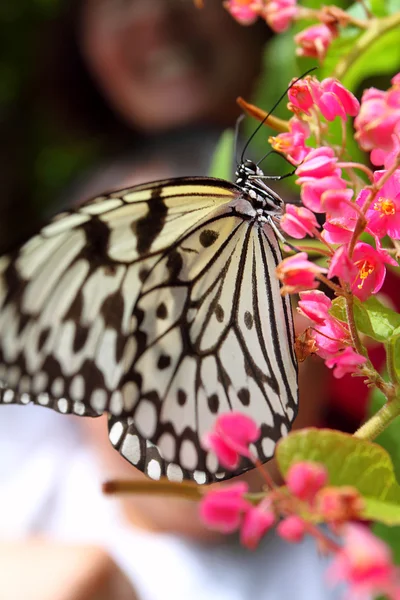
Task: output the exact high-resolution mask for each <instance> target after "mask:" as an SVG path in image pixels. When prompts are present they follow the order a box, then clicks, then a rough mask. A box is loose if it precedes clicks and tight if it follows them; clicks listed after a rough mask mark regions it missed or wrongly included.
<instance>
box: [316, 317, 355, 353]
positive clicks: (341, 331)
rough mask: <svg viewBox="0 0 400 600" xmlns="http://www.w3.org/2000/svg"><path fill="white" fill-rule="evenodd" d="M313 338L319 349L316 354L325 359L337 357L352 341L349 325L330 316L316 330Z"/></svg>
mask: <svg viewBox="0 0 400 600" xmlns="http://www.w3.org/2000/svg"><path fill="white" fill-rule="evenodd" d="M313 337H314V340H315V343H316V345H317V348H318V349H317V352H316V353H317V354H318V356H320V357H321V358H323V359H326V358H330V357H332V356H334V355H336V354H337V353H338V352H339V351H340V350H342V349H343V348H345V347H346V346H347V345H348V343H349V339H350V336H349V332H348V329H347V325H346V324H345V323H341V322H340V321H337V320H336V319H334V318H333V317H331V316H330V315H329V316H328V317H327V318H326V319H325V322H324V323H323V324H322V325H318V327H316V328H315V329H314V332H313Z"/></svg>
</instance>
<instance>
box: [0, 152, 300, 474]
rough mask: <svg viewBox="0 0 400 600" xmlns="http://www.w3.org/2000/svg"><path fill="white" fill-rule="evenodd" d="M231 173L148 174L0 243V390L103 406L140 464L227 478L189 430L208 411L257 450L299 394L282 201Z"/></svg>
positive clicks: (57, 403)
mask: <svg viewBox="0 0 400 600" xmlns="http://www.w3.org/2000/svg"><path fill="white" fill-rule="evenodd" d="M236 175H237V179H236V182H235V183H230V182H228V181H225V180H220V179H214V178H208V177H183V178H178V179H168V180H163V181H155V182H151V183H148V184H144V185H138V186H135V187H132V188H128V189H123V190H120V191H117V192H113V193H111V194H107V195H103V196H100V197H96V198H94V199H93V200H91V201H88V202H86V203H85V204H83V205H81V206H80V207H79V208H75V209H72V210H68V211H65V212H62V213H61V214H59V215H57V216H56V217H55V218H53V219H52V220H51V221H50V222H49V224H47V225H46V226H44V227H43V228H42V229H41V231H40V232H39V233H38V234H37V235H36V236H34V237H32V238H31V239H29V240H28V241H27V242H26V243H24V244H23V245H22V246H20V247H19V248H17V249H16V250H13V251H12V252H10V253H9V254H6V255H3V256H2V257H1V258H0V382H1V384H0V403H3V404H11V403H17V404H28V403H30V402H33V403H35V404H38V405H41V406H46V407H50V408H53V409H55V410H56V411H58V412H60V413H72V414H75V415H81V416H90V417H96V416H98V415H101V414H103V413H108V415H109V437H110V440H111V442H112V444H113V445H114V447H115V448H116V449H117V450H118V451H119V452H120V453H121V455H122V456H124V457H125V458H126V459H127V460H128V461H130V462H131V463H132V464H133V465H135V466H136V467H137V468H139V469H140V470H142V471H143V472H144V473H146V474H147V475H148V476H150V477H152V478H155V479H158V478H159V477H161V476H166V477H167V478H168V479H170V480H173V481H181V480H182V479H192V480H194V481H195V482H197V483H199V484H202V483H208V482H212V481H216V480H222V479H227V478H229V477H232V476H234V475H237V474H239V473H241V472H244V471H246V470H247V469H249V468H251V467H252V466H253V465H252V464H251V463H250V461H248V460H244V459H243V461H242V463H241V464H240V465H239V467H238V469H237V470H236V471H235V472H229V473H228V472H225V471H224V469H223V468H222V467H221V466H220V465H219V464H218V461H217V459H216V457H215V456H214V455H213V454H212V453H211V452H207V451H206V450H204V448H203V447H202V445H201V438H202V436H203V434H204V433H205V432H207V431H209V430H210V429H211V427H212V425H213V423H214V421H215V419H216V417H217V415H218V414H221V413H223V412H227V411H232V410H235V411H241V412H243V413H245V414H247V415H249V416H251V417H253V418H254V419H255V420H256V421H257V423H258V424H259V425H260V427H261V437H260V439H259V441H257V443H255V445H254V448H253V451H254V452H255V454H256V455H257V456H258V458H259V459H260V461H262V462H265V461H267V460H268V459H270V458H271V457H272V455H273V452H274V447H275V444H276V442H277V441H278V440H279V438H280V437H281V436H284V435H286V434H287V432H288V431H289V430H290V427H291V424H292V422H293V420H294V418H295V416H296V412H297V404H298V387H297V362H296V357H295V353H294V332H293V318H292V312H291V306H290V301H289V299H288V298H287V297H282V296H281V294H280V283H279V281H278V279H277V278H276V276H275V268H276V266H277V265H278V263H279V262H280V261H281V252H280V248H279V243H278V239H277V225H278V224H279V218H280V216H281V214H282V210H283V209H282V206H283V201H282V200H281V198H280V197H279V196H278V195H277V194H276V193H275V192H274V191H273V190H272V189H270V188H269V187H268V186H267V185H266V183H265V180H264V175H263V173H262V171H261V169H260V168H259V167H258V166H257V165H256V164H255V163H253V162H251V161H249V160H245V161H242V163H241V164H240V165H239V167H238V170H237V173H236Z"/></svg>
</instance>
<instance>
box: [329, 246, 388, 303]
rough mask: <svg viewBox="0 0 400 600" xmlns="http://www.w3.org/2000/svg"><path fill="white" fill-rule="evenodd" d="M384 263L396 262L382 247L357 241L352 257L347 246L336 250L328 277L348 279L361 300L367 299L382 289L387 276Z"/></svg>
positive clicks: (354, 292)
mask: <svg viewBox="0 0 400 600" xmlns="http://www.w3.org/2000/svg"><path fill="white" fill-rule="evenodd" d="M384 263H390V264H396V265H397V263H396V262H395V261H393V259H392V258H391V257H390V256H389V255H388V253H387V252H386V251H384V250H383V249H381V248H377V249H376V250H375V248H373V247H372V246H370V245H369V244H366V243H365V242H357V244H356V245H355V248H354V252H353V256H352V258H350V257H349V256H348V253H347V248H346V247H345V246H342V247H340V248H339V249H338V250H336V252H335V254H334V256H333V258H332V260H331V265H330V267H329V273H328V277H334V276H335V275H336V276H337V277H340V278H342V279H343V280H344V281H347V282H348V283H349V284H350V286H351V290H352V292H353V294H354V295H355V296H357V298H359V299H360V300H366V299H367V298H369V296H371V294H376V293H377V292H379V290H380V289H381V287H382V285H383V282H384V280H385V276H386V268H385V264H384Z"/></svg>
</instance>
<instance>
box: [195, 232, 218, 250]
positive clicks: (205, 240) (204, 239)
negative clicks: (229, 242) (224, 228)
mask: <svg viewBox="0 0 400 600" xmlns="http://www.w3.org/2000/svg"><path fill="white" fill-rule="evenodd" d="M218 236H219V233H218V232H217V231H213V230H212V229H204V230H203V231H202V232H201V234H200V238H199V239H200V244H201V245H202V246H203V248H208V247H209V246H212V245H213V243H214V242H215V241H216V240H217V239H218Z"/></svg>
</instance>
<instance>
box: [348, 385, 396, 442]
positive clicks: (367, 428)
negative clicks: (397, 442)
mask: <svg viewBox="0 0 400 600" xmlns="http://www.w3.org/2000/svg"><path fill="white" fill-rule="evenodd" d="M398 416H400V395H398V396H397V397H395V398H394V399H393V400H391V401H390V402H387V403H386V404H384V406H382V408H380V409H379V410H378V412H377V413H375V414H374V415H373V416H372V417H371V418H370V419H368V421H366V422H365V423H364V425H361V427H360V428H359V429H357V431H356V432H355V433H354V437H357V438H359V439H361V440H368V441H372V440H374V439H375V438H376V437H377V436H378V435H379V434H380V433H382V431H384V430H385V429H386V427H388V425H390V423H391V422H392V421H394V420H395V418H396V417H398Z"/></svg>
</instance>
